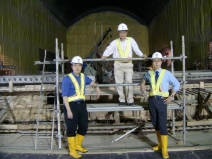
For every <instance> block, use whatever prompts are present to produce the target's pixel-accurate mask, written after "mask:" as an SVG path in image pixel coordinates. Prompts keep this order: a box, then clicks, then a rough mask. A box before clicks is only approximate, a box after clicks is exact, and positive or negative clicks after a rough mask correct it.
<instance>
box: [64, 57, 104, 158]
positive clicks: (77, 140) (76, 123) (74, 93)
mask: <svg viewBox="0 0 212 159" xmlns="http://www.w3.org/2000/svg"><path fill="white" fill-rule="evenodd" d="M71 64H72V66H71V67H72V70H73V72H72V73H70V74H68V75H67V76H65V77H64V79H63V81H62V97H63V102H64V105H65V109H64V117H65V123H66V127H67V138H68V147H69V151H70V153H69V154H70V155H71V156H72V157H74V158H80V157H81V155H80V154H79V153H78V152H77V151H80V152H82V153H85V152H87V151H88V150H87V149H85V148H84V147H82V141H83V139H84V136H85V134H86V132H87V129H88V112H87V109H86V107H87V106H86V103H85V86H86V85H91V86H93V87H95V89H96V92H97V95H98V96H99V95H100V89H99V87H97V84H96V83H95V82H94V81H92V80H91V79H90V78H88V77H87V76H86V75H85V74H83V73H81V70H82V65H83V60H82V58H81V57H79V56H75V57H73V59H72V61H71ZM77 128H78V129H77ZM76 132H77V133H76ZM76 150H77V151H76Z"/></svg>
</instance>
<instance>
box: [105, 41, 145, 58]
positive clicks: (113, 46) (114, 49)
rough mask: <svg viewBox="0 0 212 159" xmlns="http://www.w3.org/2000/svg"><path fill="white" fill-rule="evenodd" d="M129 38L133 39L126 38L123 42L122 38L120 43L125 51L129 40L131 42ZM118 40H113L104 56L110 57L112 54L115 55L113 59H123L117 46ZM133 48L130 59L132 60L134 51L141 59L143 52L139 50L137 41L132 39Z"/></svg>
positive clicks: (131, 48)
mask: <svg viewBox="0 0 212 159" xmlns="http://www.w3.org/2000/svg"><path fill="white" fill-rule="evenodd" d="M129 38H131V37H126V39H125V40H124V41H121V40H120V38H119V40H120V43H121V47H122V50H123V51H125V49H126V45H127V40H129ZM116 40H117V39H116ZM116 40H113V41H112V42H111V43H110V45H109V46H108V47H107V48H106V50H105V51H104V53H103V55H102V56H106V57H108V56H110V55H111V54H113V58H121V56H120V54H119V52H118V46H117V44H116ZM130 43H131V47H130V51H129V57H130V58H132V57H133V56H132V55H133V53H132V50H133V51H134V52H135V53H136V54H137V55H138V56H140V57H142V56H143V53H142V52H141V50H140V49H139V48H138V44H137V43H136V41H135V40H134V39H133V38H131V42H130Z"/></svg>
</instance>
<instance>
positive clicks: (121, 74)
mask: <svg viewBox="0 0 212 159" xmlns="http://www.w3.org/2000/svg"><path fill="white" fill-rule="evenodd" d="M114 75H115V81H116V83H132V77H133V63H131V62H129V63H121V62H115V63H114ZM124 87H125V94H124V89H123V88H124ZM124 87H123V86H117V87H116V89H117V91H118V94H119V102H125V99H126V100H127V103H133V102H134V99H133V86H124ZM125 97H126V98H125Z"/></svg>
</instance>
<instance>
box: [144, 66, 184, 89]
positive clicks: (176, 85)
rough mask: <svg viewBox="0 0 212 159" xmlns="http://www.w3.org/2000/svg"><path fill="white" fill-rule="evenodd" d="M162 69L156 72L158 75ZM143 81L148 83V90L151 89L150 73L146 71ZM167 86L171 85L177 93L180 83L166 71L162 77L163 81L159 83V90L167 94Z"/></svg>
mask: <svg viewBox="0 0 212 159" xmlns="http://www.w3.org/2000/svg"><path fill="white" fill-rule="evenodd" d="M161 70H162V69H159V70H157V71H158V72H159V75H160V72H161ZM144 80H145V81H146V82H148V83H150V88H152V87H151V85H152V84H151V78H150V71H148V72H147V73H146V75H145V76H144ZM169 85H172V86H173V89H172V90H173V91H178V90H179V89H180V83H179V81H178V80H177V79H176V78H175V77H174V75H173V74H172V73H171V72H170V71H168V70H166V72H165V74H164V77H163V80H162V83H161V89H162V90H163V91H165V92H168V91H169Z"/></svg>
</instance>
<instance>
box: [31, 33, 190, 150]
mask: <svg viewBox="0 0 212 159" xmlns="http://www.w3.org/2000/svg"><path fill="white" fill-rule="evenodd" d="M55 46H56V47H55V52H56V59H55V60H53V61H45V64H56V86H55V87H56V105H57V111H58V112H59V113H57V120H58V121H57V122H58V127H57V128H58V134H57V137H58V147H59V148H61V137H62V135H61V125H60V101H59V64H61V65H62V66H63V64H64V63H66V62H70V60H69V59H68V60H64V52H63V51H62V54H63V55H62V56H61V57H62V59H60V58H59V48H58V39H57V38H56V40H55ZM61 48H62V49H63V45H61ZM171 53H172V55H173V44H172V41H171ZM186 58H187V56H185V40H184V36H182V55H181V56H179V57H165V58H163V59H166V60H172V65H171V67H172V73H173V74H174V64H173V60H181V61H182V68H183V71H182V76H183V80H182V81H181V85H182V87H183V103H182V104H180V106H179V109H182V110H183V132H182V133H183V144H185V143H186V119H185V118H186V102H185V95H186V93H185V92H186V91H185V84H186V81H185V67H186V66H185V59H186ZM150 59H151V58H124V59H123V58H107V59H105V60H102V59H83V61H125V60H126V61H129V60H131V61H132V60H150ZM39 64H43V62H40V61H35V65H39ZM62 70H63V71H64V69H62ZM63 73H64V72H63ZM117 85H119V86H121V85H122V86H126V85H127V86H130V85H131V86H133V85H138V84H134V83H128V84H107V85H104V84H98V86H99V87H106V86H107V87H108V86H117ZM174 110H175V109H173V113H172V120H173V124H174V120H175V119H174V118H175V113H174ZM174 126H175V125H174ZM136 128H138V127H136ZM134 129H135V128H134ZM134 129H133V130H134ZM130 132H133V131H130ZM174 134H175V129H174V130H173V135H174Z"/></svg>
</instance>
